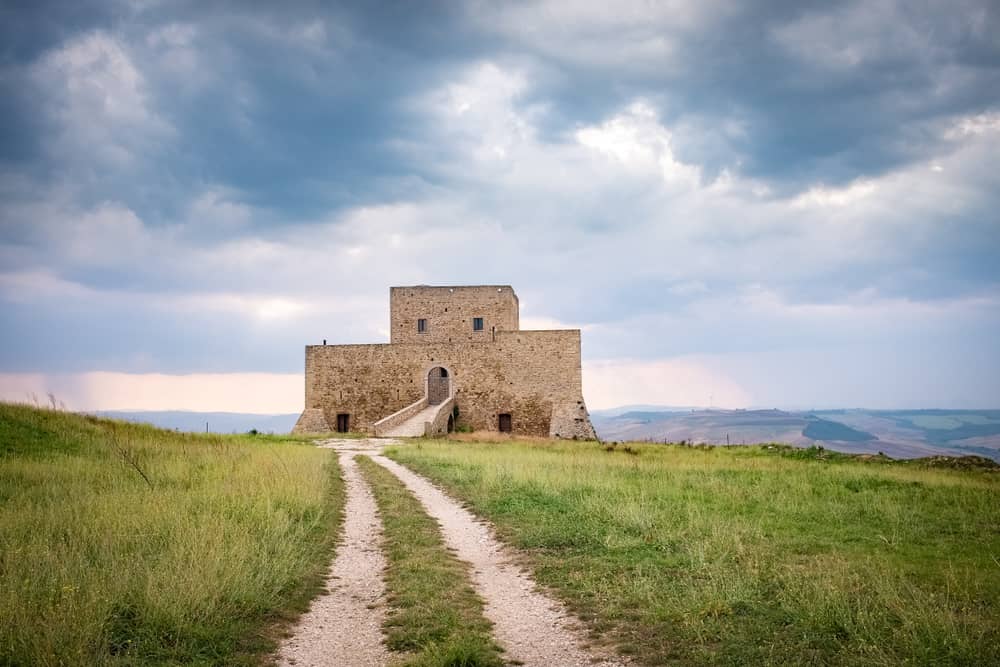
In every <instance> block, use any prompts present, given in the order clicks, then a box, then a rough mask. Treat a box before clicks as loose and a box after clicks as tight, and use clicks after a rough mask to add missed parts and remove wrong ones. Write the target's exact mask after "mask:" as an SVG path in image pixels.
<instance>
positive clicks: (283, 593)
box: [0, 404, 343, 665]
mask: <svg viewBox="0 0 1000 667" xmlns="http://www.w3.org/2000/svg"><path fill="white" fill-rule="evenodd" d="M147 479H148V482H147ZM342 506H343V498H342V487H341V480H340V477H339V470H338V468H337V467H336V464H335V461H334V458H333V457H332V456H331V452H330V450H324V449H318V448H316V447H314V446H311V445H307V444H303V443H302V442H298V441H295V440H293V439H290V438H278V437H267V436H256V437H250V436H219V435H203V434H182V433H174V432H171V431H162V430H158V429H155V428H152V427H149V426H143V425H136V424H128V423H125V422H115V421H111V420H106V419H97V418H94V417H85V416H80V415H74V414H69V413H63V412H56V411H52V410H39V409H37V408H29V407H26V406H17V405H10V404H0V665H149V664H182V663H183V664H192V663H193V664H206V665H211V664H216V665H232V664H258V663H259V662H260V660H261V659H262V656H263V655H264V654H266V653H267V652H268V651H270V650H271V649H273V647H274V644H275V634H276V627H277V626H276V622H278V621H280V620H282V619H287V618H289V617H290V616H292V615H294V614H295V613H296V612H298V611H301V610H302V609H304V608H305V606H306V604H307V603H308V600H309V599H310V598H311V597H312V595H313V594H315V593H316V592H317V591H318V590H319V589H320V588H321V586H322V582H323V573H324V571H325V568H326V566H327V564H328V562H329V559H330V553H331V549H332V548H333V542H334V538H335V533H336V529H337V527H338V525H339V522H340V514H341V509H342Z"/></svg>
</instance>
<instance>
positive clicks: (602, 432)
mask: <svg viewBox="0 0 1000 667" xmlns="http://www.w3.org/2000/svg"><path fill="white" fill-rule="evenodd" d="M592 419H593V422H594V428H595V429H596V430H597V433H598V435H599V436H600V437H601V438H602V439H604V440H650V441H661V442H662V441H666V442H679V441H682V440H685V441H688V442H696V443H701V442H703V443H707V444H726V443H729V444H734V445H738V444H747V445H749V444H756V443H761V442H783V443H788V444H792V445H798V446H802V447H806V446H809V445H814V444H821V445H823V446H826V447H828V448H830V449H835V450H838V451H844V452H857V453H873V454H874V453H877V452H883V453H885V454H887V455H889V456H892V457H894V458H918V457H922V456H934V455H964V454H977V455H980V456H986V457H989V458H992V459H994V460H998V461H1000V410H899V411H894V410H863V409H857V410H821V411H812V412H796V411H783V410H690V411H678V410H673V409H668V410H632V411H626V412H623V413H617V412H616V411H614V410H609V411H606V412H605V413H604V414H600V413H595V414H594V415H593V416H592Z"/></svg>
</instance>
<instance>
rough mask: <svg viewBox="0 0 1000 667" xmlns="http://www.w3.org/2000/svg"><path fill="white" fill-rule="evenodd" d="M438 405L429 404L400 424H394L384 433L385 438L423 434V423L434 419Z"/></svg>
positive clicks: (413, 436)
mask: <svg viewBox="0 0 1000 667" xmlns="http://www.w3.org/2000/svg"><path fill="white" fill-rule="evenodd" d="M440 409H441V406H440V405H429V406H427V407H426V408H424V409H423V410H421V411H420V412H418V413H417V414H415V415H413V416H412V417H410V418H409V419H407V420H406V421H405V422H403V423H402V424H399V425H398V426H395V427H393V428H391V429H389V430H388V431H386V433H385V437H387V438H419V437H421V436H423V434H424V425H425V424H426V423H427V422H429V421H434V417H435V416H437V412H438V410H440Z"/></svg>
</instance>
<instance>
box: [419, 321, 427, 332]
mask: <svg viewBox="0 0 1000 667" xmlns="http://www.w3.org/2000/svg"><path fill="white" fill-rule="evenodd" d="M417 333H427V320H417Z"/></svg>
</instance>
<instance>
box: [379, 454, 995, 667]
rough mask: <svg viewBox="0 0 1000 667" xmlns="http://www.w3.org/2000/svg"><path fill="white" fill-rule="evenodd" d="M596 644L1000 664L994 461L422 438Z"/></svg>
mask: <svg viewBox="0 0 1000 667" xmlns="http://www.w3.org/2000/svg"><path fill="white" fill-rule="evenodd" d="M390 456H392V457H393V458H394V459H396V460H397V461H399V462H401V463H404V464H405V465H407V466H409V467H411V468H412V469H414V470H416V471H418V472H420V473H423V474H425V475H427V476H428V477H430V478H432V479H433V480H435V481H437V482H439V483H441V484H442V485H443V486H444V487H445V488H447V489H449V490H450V491H451V492H452V493H453V494H455V495H456V496H457V497H459V498H462V499H464V500H466V501H468V502H469V503H470V505H471V507H472V508H473V509H474V511H476V512H478V513H479V514H480V515H482V516H485V517H488V518H489V519H490V520H492V521H493V522H494V523H495V525H496V526H497V528H498V531H499V533H500V534H501V536H502V537H504V538H505V539H506V540H508V541H510V542H511V543H513V544H515V545H516V546H518V547H520V548H521V549H523V550H524V551H525V553H526V558H527V561H528V565H529V566H530V567H532V568H533V570H534V572H535V574H536V577H537V578H538V579H539V580H540V582H541V583H542V584H544V585H546V586H549V587H551V588H552V589H553V590H554V591H556V593H557V594H558V595H559V596H560V597H562V598H563V599H564V600H566V601H567V602H568V603H569V604H570V605H571V607H573V608H574V610H575V611H576V612H577V613H578V614H580V615H581V616H582V617H583V618H585V619H586V620H587V621H588V622H589V623H590V625H591V627H592V628H593V630H594V634H595V638H600V639H603V640H605V641H610V642H612V643H614V644H616V645H617V646H618V647H619V648H620V649H622V650H624V651H626V652H629V653H633V654H635V655H636V656H637V657H639V658H640V659H641V660H643V661H645V662H648V663H650V664H664V663H667V664H669V663H682V664H823V665H827V664H880V665H896V664H903V663H909V664H969V665H973V664H977V665H984V664H1000V474H997V473H996V472H989V471H981V470H944V469H933V468H928V467H924V466H921V465H919V464H917V465H915V464H902V463H891V462H885V461H882V460H874V461H867V462H866V461H858V460H852V459H848V458H847V457H843V456H837V455H833V454H830V453H828V452H823V451H816V450H813V451H796V450H784V449H780V448H774V449H767V448H762V447H745V448H733V449H729V448H706V449H698V448H687V447H680V446H662V445H632V446H629V447H628V448H627V449H626V448H624V447H621V446H619V447H617V448H614V449H613V450H612V451H606V450H605V449H604V448H602V447H600V446H599V445H596V444H593V443H559V444H543V443H537V442H534V443H517V442H513V443H480V444H476V443H468V442H462V443H457V442H433V441H432V442H426V441H425V442H423V443H420V444H418V445H415V446H408V447H404V448H398V449H397V450H394V451H390Z"/></svg>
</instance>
